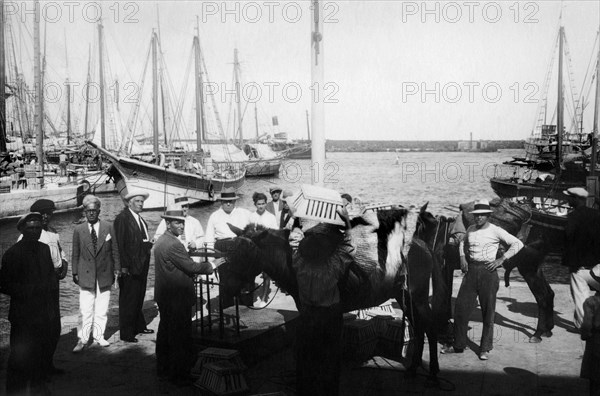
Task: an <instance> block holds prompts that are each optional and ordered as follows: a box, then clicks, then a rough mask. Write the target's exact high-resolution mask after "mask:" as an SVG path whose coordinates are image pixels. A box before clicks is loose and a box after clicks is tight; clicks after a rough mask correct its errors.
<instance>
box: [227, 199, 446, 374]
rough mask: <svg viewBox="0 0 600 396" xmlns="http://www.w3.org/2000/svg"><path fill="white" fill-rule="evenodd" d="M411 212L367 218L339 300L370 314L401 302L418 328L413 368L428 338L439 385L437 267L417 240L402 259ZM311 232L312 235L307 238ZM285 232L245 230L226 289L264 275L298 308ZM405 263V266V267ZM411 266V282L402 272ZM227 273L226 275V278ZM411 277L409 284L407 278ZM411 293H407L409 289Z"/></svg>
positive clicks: (355, 231) (357, 231) (347, 307)
mask: <svg viewBox="0 0 600 396" xmlns="http://www.w3.org/2000/svg"><path fill="white" fill-rule="evenodd" d="M406 217H407V210H406V209H404V208H393V209H388V210H379V211H377V212H376V213H367V214H365V216H364V218H363V219H362V220H364V221H362V220H361V219H358V220H356V221H354V222H353V224H360V225H362V227H361V226H357V227H355V228H353V230H352V231H351V235H352V237H353V243H354V242H355V240H357V241H358V242H357V243H356V257H355V264H356V267H355V268H352V267H351V269H350V271H349V272H348V275H347V277H346V279H345V280H344V282H343V284H342V285H340V297H341V302H342V306H343V308H344V311H345V312H349V311H354V310H357V309H366V308H371V307H374V306H377V305H379V304H382V303H384V302H385V301H387V300H388V299H390V298H394V299H396V300H397V301H398V303H399V304H400V306H401V307H403V310H404V312H406V315H407V317H408V319H409V320H410V322H411V323H412V324H413V327H414V333H415V336H416V340H417V345H416V351H415V353H414V354H413V357H412V361H411V365H410V367H409V369H408V372H409V373H410V374H414V373H415V372H416V370H417V368H418V367H419V366H420V365H421V358H422V356H421V355H422V351H423V344H424V334H427V337H428V339H429V346H430V359H431V361H430V365H429V373H430V378H431V379H433V380H434V381H437V379H436V375H437V373H438V372H439V364H438V356H437V335H436V334H437V332H436V331H435V326H434V320H433V313H432V311H431V308H430V307H429V303H428V291H429V278H430V275H431V269H432V267H433V259H432V256H431V253H430V249H428V248H427V246H426V244H425V243H424V242H423V241H421V240H415V241H414V242H413V243H412V245H411V248H410V250H409V253H408V257H407V258H406V260H405V259H404V257H403V255H402V250H403V247H404V246H403V245H404V239H405V235H404V234H405V232H406ZM310 233H311V230H307V231H306V233H305V238H307V237H309V235H310ZM288 236H289V232H287V231H285V230H255V229H253V228H252V227H250V228H248V227H247V228H246V230H244V233H243V236H240V237H238V238H235V239H234V243H235V244H236V246H235V249H234V252H232V254H230V255H229V256H228V257H227V264H224V265H223V266H221V267H220V268H219V271H220V272H221V273H222V279H223V281H224V282H226V285H225V287H227V288H229V289H230V292H234V293H235V292H239V290H240V287H241V286H242V285H243V284H244V282H247V281H249V280H250V279H253V277H255V276H256V275H258V274H259V273H260V272H261V271H264V272H265V273H267V275H269V276H270V277H271V278H272V279H274V280H275V282H277V284H278V285H279V286H281V287H282V288H284V289H285V290H286V291H287V292H288V293H290V295H291V296H292V297H293V298H294V300H295V302H296V306H298V307H299V304H300V303H299V298H298V285H297V282H296V276H295V271H294V267H293V265H294V257H295V256H294V254H298V253H293V252H292V248H291V247H290V245H289V242H288ZM404 261H406V263H404ZM404 265H406V270H407V274H408V277H406V276H405V275H404V274H403V272H402V271H400V270H401V269H402V266H404ZM223 271H226V274H224V273H223ZM406 278H408V279H406ZM407 288H408V290H407Z"/></svg>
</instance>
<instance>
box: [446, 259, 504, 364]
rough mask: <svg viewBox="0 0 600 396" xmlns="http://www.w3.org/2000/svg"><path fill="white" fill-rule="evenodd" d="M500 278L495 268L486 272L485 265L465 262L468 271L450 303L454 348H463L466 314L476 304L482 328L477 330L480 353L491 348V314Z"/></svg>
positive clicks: (492, 334)
mask: <svg viewBox="0 0 600 396" xmlns="http://www.w3.org/2000/svg"><path fill="white" fill-rule="evenodd" d="M499 285H500V279H499V278H498V273H497V272H496V271H492V272H490V271H488V270H487V269H486V268H485V264H480V263H476V264H471V263H470V264H469V270H468V271H467V273H466V274H465V276H464V277H463V280H462V283H461V285H460V290H459V291H458V296H457V298H456V304H455V306H454V347H455V348H457V349H464V348H466V346H467V331H468V329H469V327H468V326H469V317H470V316H471V313H472V312H473V310H474V309H475V307H476V306H477V298H478V297H479V304H480V305H481V313H482V316H483V330H482V332H481V352H488V351H491V350H492V349H493V346H494V345H493V344H494V316H495V314H496V293H497V292H498V287H499Z"/></svg>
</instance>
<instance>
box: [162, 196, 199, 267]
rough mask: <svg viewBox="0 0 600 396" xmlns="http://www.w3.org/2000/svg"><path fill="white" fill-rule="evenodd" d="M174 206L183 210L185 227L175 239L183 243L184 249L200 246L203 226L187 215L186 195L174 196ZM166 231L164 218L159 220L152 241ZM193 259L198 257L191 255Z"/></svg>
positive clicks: (187, 203) (188, 207)
mask: <svg viewBox="0 0 600 396" xmlns="http://www.w3.org/2000/svg"><path fill="white" fill-rule="evenodd" d="M175 206H176V207H178V208H179V209H181V210H182V211H183V215H184V217H185V228H184V231H183V234H181V235H179V237H177V239H179V240H180V241H181V243H183V246H185V248H186V249H198V248H201V247H202V244H203V242H204V228H202V224H200V222H199V221H198V220H197V219H196V218H194V217H192V216H190V215H189V210H190V205H189V202H188V199H187V197H176V198H175ZM166 231H167V222H166V221H165V219H162V220H161V221H160V224H159V225H158V228H157V229H156V233H155V234H154V241H158V238H160V236H161V235H162V234H164V233H165V232H166ZM193 259H197V260H200V258H199V257H193Z"/></svg>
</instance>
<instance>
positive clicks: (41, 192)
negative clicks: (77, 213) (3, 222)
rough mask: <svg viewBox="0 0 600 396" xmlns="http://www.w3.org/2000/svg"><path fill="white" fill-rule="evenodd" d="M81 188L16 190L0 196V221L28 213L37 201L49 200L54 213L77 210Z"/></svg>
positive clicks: (72, 186)
mask: <svg viewBox="0 0 600 396" xmlns="http://www.w3.org/2000/svg"><path fill="white" fill-rule="evenodd" d="M78 189H82V186H77V185H69V186H64V187H63V186H61V187H50V188H43V189H37V190H28V189H16V190H11V192H9V193H3V194H0V219H9V218H16V217H20V216H22V215H24V214H25V213H28V212H29V208H30V207H31V205H32V204H33V203H34V202H35V201H37V200H38V199H42V198H44V199H50V200H52V201H54V203H55V205H56V212H67V211H70V210H76V209H78V207H79V206H78V202H77V194H78Z"/></svg>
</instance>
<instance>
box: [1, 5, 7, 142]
mask: <svg viewBox="0 0 600 396" xmlns="http://www.w3.org/2000/svg"><path fill="white" fill-rule="evenodd" d="M0 24H1V25H2V26H0V89H2V91H1V92H0V152H6V98H5V97H4V93H5V91H6V88H5V87H6V69H5V67H6V59H5V56H4V27H5V26H6V23H4V0H0Z"/></svg>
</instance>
